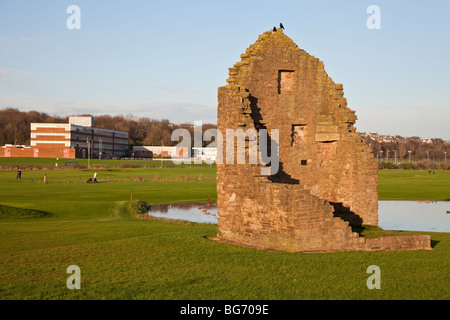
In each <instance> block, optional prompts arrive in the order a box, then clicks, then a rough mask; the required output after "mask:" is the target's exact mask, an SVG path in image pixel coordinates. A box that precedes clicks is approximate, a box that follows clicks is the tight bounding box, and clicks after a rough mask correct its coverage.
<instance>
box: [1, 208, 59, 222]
mask: <svg viewBox="0 0 450 320" xmlns="http://www.w3.org/2000/svg"><path fill="white" fill-rule="evenodd" d="M52 215H53V214H52V213H50V212H46V211H41V210H35V209H24V208H17V207H10V206H5V205H2V204H0V219H34V218H47V217H50V216H52Z"/></svg>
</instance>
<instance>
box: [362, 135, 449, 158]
mask: <svg viewBox="0 0 450 320" xmlns="http://www.w3.org/2000/svg"><path fill="white" fill-rule="evenodd" d="M364 139H365V140H366V142H367V143H368V144H369V145H370V146H371V147H372V151H373V154H374V155H375V157H376V158H379V159H380V160H386V157H388V159H389V160H394V159H395V158H396V159H397V160H398V161H401V160H404V161H409V160H410V159H411V160H412V161H420V160H427V161H428V160H429V161H443V160H445V158H447V161H449V160H450V143H448V142H446V141H444V140H442V139H440V138H434V139H428V140H426V141H423V140H422V139H421V138H419V137H406V138H405V137H399V136H397V137H393V138H390V139H388V141H387V142H384V141H380V140H379V139H374V138H371V137H369V136H365V137H364Z"/></svg>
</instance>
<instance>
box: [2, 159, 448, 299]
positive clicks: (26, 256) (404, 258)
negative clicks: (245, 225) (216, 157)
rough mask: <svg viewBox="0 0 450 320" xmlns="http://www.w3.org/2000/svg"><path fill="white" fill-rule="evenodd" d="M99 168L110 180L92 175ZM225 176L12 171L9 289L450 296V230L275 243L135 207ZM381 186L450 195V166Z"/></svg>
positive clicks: (196, 197) (198, 194) (141, 295)
mask: <svg viewBox="0 0 450 320" xmlns="http://www.w3.org/2000/svg"><path fill="white" fill-rule="evenodd" d="M2 160H3V159H0V165H5V164H2V162H1V161H2ZM24 165H26V163H24ZM28 165H29V163H28ZM94 171H98V179H99V181H100V183H98V184H87V183H85V181H86V179H87V178H89V177H92V175H93V172H94ZM44 174H47V181H48V183H46V184H44V183H43V175H44ZM214 177H215V168H211V167H209V166H192V167H189V168H178V167H175V168H169V167H163V168H159V167H158V166H154V167H149V168H117V166H115V167H111V168H105V169H96V170H94V169H91V170H88V169H72V170H30V171H27V170H25V171H23V174H22V181H17V180H16V179H15V171H9V170H4V171H0V204H1V205H2V206H0V218H1V219H0V243H1V245H0V299H175V300H179V299H257V300H259V299H449V298H450V294H449V290H448V279H449V275H450V274H449V270H450V234H448V233H434V232H426V233H424V234H430V235H431V238H432V241H433V244H434V249H433V250H431V251H410V252H336V253H325V254H303V253H274V252H265V251H259V250H254V249H251V248H244V247H237V246H233V245H229V244H224V243H218V242H215V241H212V240H210V239H209V238H211V237H214V236H216V230H217V228H216V226H215V225H210V224H194V223H187V222H173V221H162V220H153V219H148V220H147V219H144V218H139V217H137V216H136V215H135V212H134V211H133V209H132V205H133V204H134V203H135V201H136V200H143V201H147V202H150V203H158V202H185V201H206V200H207V197H208V195H210V196H211V200H212V201H214V200H215V199H216V193H215V181H214ZM379 186H380V198H381V199H416V198H417V199H425V198H429V197H431V196H433V198H432V199H429V200H446V199H449V198H450V196H449V194H450V192H449V191H450V175H449V173H448V172H442V171H437V172H436V174H435V175H428V171H411V172H406V171H381V172H380V177H379ZM131 194H132V195H133V201H131V200H130V198H131ZM5 206H6V207H5ZM21 209H27V210H28V211H23V210H21ZM365 233H366V234H365V235H367V236H373V235H379V234H380V233H382V232H380V231H377V230H373V229H367V230H366V231H365ZM387 233H389V234H392V233H394V234H412V232H387ZM414 234H421V233H420V232H414ZM70 265H77V266H79V267H80V270H81V289H80V290H69V289H68V288H67V287H66V280H67V278H68V277H69V276H70V275H69V274H67V273H66V270H67V267H68V266H70ZM370 265H377V266H379V267H380V269H381V289H380V290H369V289H368V288H367V286H366V280H367V278H368V277H369V276H370V274H368V273H367V272H366V270H367V267H368V266H370Z"/></svg>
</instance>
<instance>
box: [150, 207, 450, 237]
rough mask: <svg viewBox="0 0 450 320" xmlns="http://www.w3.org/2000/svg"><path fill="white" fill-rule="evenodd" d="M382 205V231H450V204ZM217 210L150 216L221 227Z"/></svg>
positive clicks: (159, 211)
mask: <svg viewBox="0 0 450 320" xmlns="http://www.w3.org/2000/svg"><path fill="white" fill-rule="evenodd" d="M378 205H379V208H378V225H379V226H380V228H382V229H385V230H408V231H434V232H450V201H422V202H421V201H378ZM217 211H218V208H217V204H216V203H173V204H156V205H153V206H152V208H151V209H150V211H149V216H152V217H158V218H165V219H178V220H187V221H191V222H197V223H212V224H217V219H218V217H219V216H218V214H217ZM447 211H448V212H449V213H447Z"/></svg>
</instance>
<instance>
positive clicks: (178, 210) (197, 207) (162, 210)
mask: <svg viewBox="0 0 450 320" xmlns="http://www.w3.org/2000/svg"><path fill="white" fill-rule="evenodd" d="M217 211H218V209H217V203H209V202H208V203H161V204H155V205H152V207H151V208H150V211H149V215H150V216H152V217H157V218H166V219H177V220H187V221H191V222H197V223H214V224H216V223H217V218H218V215H217Z"/></svg>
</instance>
